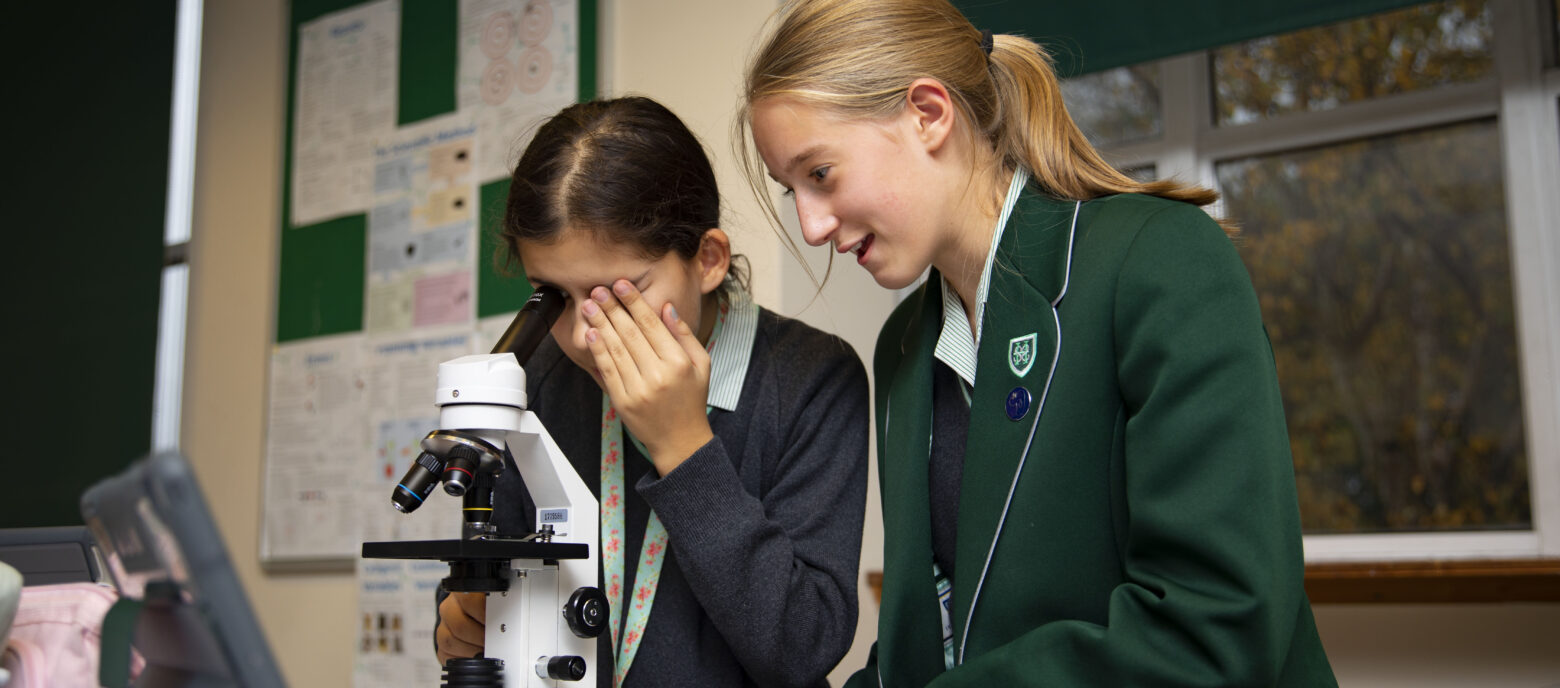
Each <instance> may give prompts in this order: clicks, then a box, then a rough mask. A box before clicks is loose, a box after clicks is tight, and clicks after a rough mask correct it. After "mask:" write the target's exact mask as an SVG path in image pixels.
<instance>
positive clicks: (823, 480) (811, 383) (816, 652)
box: [638, 337, 869, 686]
mask: <svg viewBox="0 0 1560 688" xmlns="http://www.w3.org/2000/svg"><path fill="white" fill-rule="evenodd" d="M808 339H810V343H812V344H822V346H813V347H806V349H812V350H806V349H803V350H796V347H791V348H790V349H787V347H786V346H784V345H781V344H777V345H776V347H775V349H776V351H775V352H774V353H773V354H772V356H773V357H774V358H773V359H772V360H770V361H769V363H770V365H767V366H764V371H765V372H764V374H763V375H762V376H761V378H760V379H757V380H754V379H749V380H748V381H747V386H748V387H749V388H750V389H751V388H752V385H754V384H755V383H756V384H759V385H762V386H763V387H760V388H758V389H757V390H756V391H751V392H749V391H745V392H744V397H746V396H747V395H748V394H749V393H753V394H754V403H752V404H747V403H744V404H743V405H742V408H739V411H742V412H745V413H749V414H750V415H749V416H748V417H747V422H748V423H749V424H750V428H749V432H748V433H747V438H748V439H747V441H746V443H745V445H744V446H743V447H728V446H727V445H726V444H725V442H724V441H723V440H722V439H721V438H720V437H716V438H715V439H714V440H711V441H710V442H709V443H708V444H706V445H705V446H703V447H702V448H700V449H699V450H698V451H697V452H695V453H694V455H693V456H692V457H690V458H689V459H688V460H686V461H685V462H684V463H683V464H682V465H680V466H679V467H678V468H677V469H676V470H674V471H672V472H671V473H670V474H668V475H666V476H664V477H662V478H660V479H655V475H654V473H653V472H652V473H651V474H650V475H648V476H646V477H645V479H644V480H642V481H641V482H640V483H639V485H638V491H639V493H640V494H642V495H643V496H644V498H645V499H646V501H648V502H649V503H650V505H651V507H652V508H653V509H654V510H655V512H656V513H657V514H659V515H660V518H661V520H662V522H663V523H665V524H666V529H667V532H668V534H669V535H670V542H671V547H672V550H673V552H674V554H675V555H676V557H677V561H678V562H679V564H680V566H681V568H682V570H683V573H684V575H685V576H686V577H687V580H688V583H689V585H690V586H691V588H692V590H693V591H694V595H695V597H697V598H698V601H699V603H700V605H701V606H702V607H703V608H704V610H705V612H706V613H707V614H708V615H709V617H710V619H711V620H712V621H713V623H714V624H715V627H716V628H717V629H718V630H719V631H720V633H721V635H722V637H724V638H725V640H726V642H727V643H728V644H729V646H730V647H731V649H732V651H733V653H734V654H735V655H736V657H737V660H738V661H739V662H740V663H741V664H742V667H743V669H744V670H745V671H746V672H747V674H748V675H749V676H750V677H752V678H753V680H754V681H756V682H757V683H758V684H760V685H764V686H793V685H794V686H815V685H819V684H820V682H822V681H823V679H824V677H825V676H826V675H827V674H828V672H829V671H830V670H831V669H833V668H834V666H835V664H837V663H838V662H839V660H840V658H841V657H843V656H844V655H845V652H846V651H847V650H849V649H850V644H851V642H852V640H853V639H854V635H855V627H856V611H857V601H856V577H857V569H858V567H859V564H860V553H861V533H862V531H861V528H862V519H863V513H864V511H865V500H866V483H867V436H868V430H869V426H868V406H867V379H866V371H865V369H864V368H863V367H862V365H861V361H860V359H859V358H857V357H856V355H855V353H854V352H853V351H851V349H850V348H849V347H848V346H847V345H845V344H843V342H840V341H839V340H837V339H834V338H832V337H828V338H825V337H811V338H808ZM793 343H795V342H793ZM736 451H741V452H743V453H744V454H743V455H742V456H741V457H740V459H741V460H740V461H733V457H732V456H731V455H730V454H729V453H728V452H736ZM755 454H756V455H757V456H755ZM736 466H742V469H741V474H739V471H738V469H737V468H736ZM759 466H762V471H763V474H764V477H763V479H762V481H760V482H761V483H762V484H763V487H762V488H761V489H759V490H758V492H759V493H760V496H755V495H754V494H753V493H752V488H751V487H749V488H744V483H745V482H746V483H747V484H749V485H752V483H753V482H754V481H753V480H751V477H752V475H753V474H752V471H755V470H759V468H758V467H759ZM744 478H748V479H747V480H744Z"/></svg>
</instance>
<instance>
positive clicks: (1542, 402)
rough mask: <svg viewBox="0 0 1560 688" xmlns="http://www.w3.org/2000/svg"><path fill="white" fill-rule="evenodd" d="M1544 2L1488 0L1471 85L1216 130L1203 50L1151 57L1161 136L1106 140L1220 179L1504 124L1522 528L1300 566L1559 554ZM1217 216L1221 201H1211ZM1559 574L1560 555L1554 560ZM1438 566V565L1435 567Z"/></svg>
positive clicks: (1551, 151)
mask: <svg viewBox="0 0 1560 688" xmlns="http://www.w3.org/2000/svg"><path fill="white" fill-rule="evenodd" d="M1551 4H1552V0H1489V5H1488V6H1489V8H1490V11H1491V21H1492V25H1493V31H1494V39H1493V42H1492V49H1493V51H1494V54H1493V57H1494V66H1493V69H1492V70H1491V74H1489V75H1487V76H1486V77H1484V78H1482V79H1480V80H1478V81H1474V82H1469V83H1464V84H1456V85H1450V86H1445V87H1440V88H1435V89H1430V90H1425V91H1416V92H1412V93H1405V94H1398V95H1392V96H1385V97H1381V98H1376V99H1372V100H1367V101H1359V102H1350V103H1345V104H1343V105H1340V106H1338V107H1336V108H1334V109H1331V110H1326V111H1318V112H1295V113H1287V114H1282V115H1278V116H1274V117H1270V118H1266V119H1263V120H1260V121H1255V122H1249V123H1245V124H1239V125H1229V126H1223V127H1220V126H1216V125H1215V124H1214V113H1213V102H1214V92H1213V82H1212V76H1211V74H1212V69H1211V67H1212V65H1211V62H1210V53H1209V52H1208V51H1199V52H1196V53H1190V54H1186V55H1181V56H1176V57H1170V58H1166V59H1163V60H1159V61H1158V63H1159V68H1160V84H1161V96H1162V102H1161V103H1160V112H1161V116H1162V117H1163V122H1162V123H1161V131H1162V134H1161V136H1160V138H1159V139H1158V140H1152V141H1138V142H1134V143H1131V144H1126V145H1120V146H1108V147H1104V148H1102V150H1101V152H1102V153H1103V154H1104V155H1105V157H1106V159H1107V160H1109V161H1110V162H1111V163H1112V164H1114V165H1115V166H1117V167H1118V168H1122V169H1125V168H1131V167H1137V166H1140V165H1155V166H1156V167H1157V169H1158V170H1159V173H1160V175H1161V176H1162V177H1166V178H1168V177H1177V178H1179V179H1181V180H1182V181H1186V182H1193V183H1197V184H1201V185H1205V186H1208V187H1210V188H1217V178H1216V176H1215V174H1214V168H1215V165H1216V164H1217V163H1219V162H1221V161H1225V160H1232V159H1237V158H1245V157H1251V156H1257V155H1264V154H1272V153H1282V152H1286V151H1292V150H1297V149H1303V148H1311V147H1316V146H1322V145H1329V144H1337V143H1344V142H1347V141H1351V140H1357V139H1361V138H1368V137H1373V136H1381V135H1387V134H1394V133H1400V132H1405V131H1411V130H1415V129H1424V128H1430V127H1437V126H1444V125H1449V124H1455V123H1458V122H1464V121H1469V120H1476V119H1485V118H1492V117H1493V118H1495V120H1496V122H1497V126H1498V127H1499V131H1500V141H1501V144H1500V145H1501V153H1502V163H1503V172H1504V187H1505V205H1506V218H1507V230H1508V237H1509V241H1510V246H1509V249H1510V251H1511V263H1512V288H1513V290H1514V293H1513V295H1512V296H1513V308H1514V309H1515V311H1516V317H1517V346H1518V353H1517V356H1518V361H1519V365H1521V367H1522V374H1521V379H1522V381H1523V389H1522V400H1523V411H1524V424H1525V432H1526V436H1527V443H1528V444H1527V448H1528V451H1527V454H1528V472H1529V475H1528V478H1529V484H1530V486H1531V490H1532V492H1531V495H1530V499H1531V502H1532V512H1533V525H1532V530H1528V531H1493V532H1426V533H1381V534H1346V535H1334V534H1328V535H1307V536H1305V551H1306V562H1307V564H1308V565H1319V564H1338V563H1349V562H1405V561H1425V560H1448V559H1519V560H1520V559H1534V558H1553V557H1560V230H1557V229H1556V228H1560V194H1557V193H1555V190H1556V189H1560V67H1556V65H1555V62H1556V61H1557V60H1556V58H1555V57H1554V56H1555V52H1556V51H1555V49H1554V47H1555V46H1554V42H1555V40H1556V39H1555V37H1554V36H1553V35H1552V34H1553V28H1552V27H1553V23H1554V18H1553V17H1551V16H1550V14H1551V13H1552V11H1553V10H1552V9H1550V5H1551ZM1209 210H1210V211H1211V212H1213V213H1215V214H1221V213H1222V212H1223V208H1222V204H1216V205H1215V206H1213V207H1211V208H1209ZM1554 568H1555V569H1556V570H1557V572H1560V565H1557V566H1556V567H1554ZM1438 570H1440V569H1438Z"/></svg>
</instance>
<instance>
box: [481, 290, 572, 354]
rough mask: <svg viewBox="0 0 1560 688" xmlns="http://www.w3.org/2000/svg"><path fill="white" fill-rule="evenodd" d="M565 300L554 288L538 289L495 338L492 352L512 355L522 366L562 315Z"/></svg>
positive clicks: (560, 292)
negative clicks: (496, 338) (505, 328)
mask: <svg viewBox="0 0 1560 688" xmlns="http://www.w3.org/2000/svg"><path fill="white" fill-rule="evenodd" d="M564 301H565V297H564V295H563V292H562V291H559V290H558V288H557V287H549V286H547V285H545V284H544V285H542V286H540V287H537V288H536V291H533V292H531V298H529V299H527V300H526V302H525V305H524V306H521V307H520V312H519V313H516V314H515V319H514V320H513V321H511V322H510V323H509V328H508V329H507V330H505V331H504V335H503V336H502V337H499V338H498V343H497V344H495V345H494V346H493V352H492V353H495V354H502V353H510V354H514V355H515V360H517V361H519V362H520V365H522V366H523V365H525V363H526V361H528V360H530V358H531V353H532V352H534V351H536V347H537V346H538V345H540V344H541V343H542V340H543V339H546V338H547V332H548V331H549V330H551V329H552V326H553V323H554V322H557V320H558V316H560V315H563V304H564Z"/></svg>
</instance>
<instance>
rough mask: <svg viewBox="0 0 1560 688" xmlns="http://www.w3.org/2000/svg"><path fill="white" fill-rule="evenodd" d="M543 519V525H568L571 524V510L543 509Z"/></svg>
mask: <svg viewBox="0 0 1560 688" xmlns="http://www.w3.org/2000/svg"><path fill="white" fill-rule="evenodd" d="M541 517H542V521H541V522H542V523H568V522H569V510H568V509H542V510H541Z"/></svg>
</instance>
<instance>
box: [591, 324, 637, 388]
mask: <svg viewBox="0 0 1560 688" xmlns="http://www.w3.org/2000/svg"><path fill="white" fill-rule="evenodd" d="M580 312H581V313H582V314H583V315H584V316H585V322H586V323H588V324H589V325H590V326H591V327H590V329H589V330H587V331H586V332H585V342H586V344H587V345H588V346H590V353H591V356H592V357H593V358H594V359H595V360H596V370H597V371H598V372H600V373H601V381H602V383H603V384H605V385H606V386H607V393H608V394H611V395H612V396H614V397H621V396H622V393H623V392H624V391H627V390H630V389H633V390H637V389H639V388H640V379H639V367H638V365H637V364H635V363H634V357H633V356H632V355H631V354H629V353H628V351H627V349H625V348H624V347H623V340H622V339H621V338H620V337H618V333H617V328H615V327H613V326H612V323H611V321H609V320H607V317H606V315H605V314H604V313H602V310H601V307H600V306H599V305H597V303H596V302H595V301H586V302H585V303H583V304H580Z"/></svg>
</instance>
